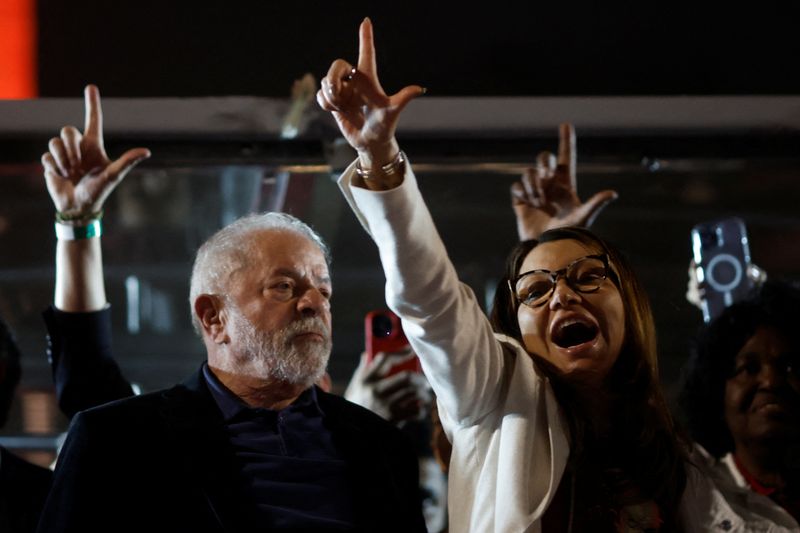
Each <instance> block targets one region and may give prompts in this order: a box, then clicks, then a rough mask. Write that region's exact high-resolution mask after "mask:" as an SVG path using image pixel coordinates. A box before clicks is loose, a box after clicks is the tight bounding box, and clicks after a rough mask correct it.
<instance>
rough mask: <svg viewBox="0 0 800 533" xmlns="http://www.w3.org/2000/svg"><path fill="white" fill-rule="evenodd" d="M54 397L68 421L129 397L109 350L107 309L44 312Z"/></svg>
mask: <svg viewBox="0 0 800 533" xmlns="http://www.w3.org/2000/svg"><path fill="white" fill-rule="evenodd" d="M44 321H45V324H46V325H47V332H48V336H47V344H48V350H47V354H48V359H49V360H50V366H51V368H52V371H53V382H54V383H55V387H56V397H57V398H58V405H59V407H60V408H61V410H62V411H63V412H64V414H65V415H67V416H68V417H69V418H72V417H73V416H74V415H75V413H77V412H78V411H83V410H85V409H89V408H90V407H95V406H97V405H101V404H104V403H107V402H110V401H113V400H119V399H121V398H126V397H128V396H131V395H133V388H132V387H131V384H130V383H129V382H128V380H127V379H125V377H124V376H123V375H122V372H121V371H120V368H119V365H118V364H117V362H116V361H115V360H114V358H113V356H112V350H111V309H110V308H106V309H103V310H102V311H96V312H91V313H66V312H63V311H59V310H58V309H56V308H54V307H52V306H51V307H49V308H48V309H47V310H46V311H45V312H44Z"/></svg>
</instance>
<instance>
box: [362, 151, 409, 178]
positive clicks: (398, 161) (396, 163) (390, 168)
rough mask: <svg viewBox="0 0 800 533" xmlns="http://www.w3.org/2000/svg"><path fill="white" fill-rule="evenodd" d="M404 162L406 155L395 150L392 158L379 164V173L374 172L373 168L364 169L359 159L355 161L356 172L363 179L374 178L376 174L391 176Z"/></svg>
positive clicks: (396, 172) (397, 172)
mask: <svg viewBox="0 0 800 533" xmlns="http://www.w3.org/2000/svg"><path fill="white" fill-rule="evenodd" d="M405 162H406V155H405V154H404V153H403V152H402V151H400V152H397V155H396V156H395V157H394V159H392V160H391V161H390V162H388V163H386V164H385V165H381V166H380V167H379V168H380V173H378V172H376V171H375V169H365V168H363V167H362V166H361V160H358V161H356V169H355V170H356V174H357V175H358V176H359V177H360V178H363V179H365V180H368V179H372V178H375V177H376V176H378V175H382V176H391V175H393V174H399V173H400V170H401V169H402V168H403V165H404V164H405Z"/></svg>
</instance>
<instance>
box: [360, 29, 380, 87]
mask: <svg viewBox="0 0 800 533" xmlns="http://www.w3.org/2000/svg"><path fill="white" fill-rule="evenodd" d="M358 70H360V71H361V72H363V73H364V74H367V75H368V76H370V77H372V78H373V79H375V78H377V75H378V67H377V64H376V63H375V43H374V41H373V38H372V21H371V20H370V19H369V17H367V18H365V19H364V20H363V22H361V26H360V27H359V28H358Z"/></svg>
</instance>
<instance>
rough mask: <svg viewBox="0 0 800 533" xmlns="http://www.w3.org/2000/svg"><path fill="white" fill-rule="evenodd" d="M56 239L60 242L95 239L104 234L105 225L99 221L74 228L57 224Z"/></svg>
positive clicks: (69, 225)
mask: <svg viewBox="0 0 800 533" xmlns="http://www.w3.org/2000/svg"><path fill="white" fill-rule="evenodd" d="M55 226H56V237H57V238H58V240H60V241H76V240H79V239H93V238H94V237H99V236H101V235H102V234H103V224H102V222H100V220H99V219H96V220H91V221H88V222H87V223H86V225H85V226H73V225H71V224H64V223H62V222H56V224H55Z"/></svg>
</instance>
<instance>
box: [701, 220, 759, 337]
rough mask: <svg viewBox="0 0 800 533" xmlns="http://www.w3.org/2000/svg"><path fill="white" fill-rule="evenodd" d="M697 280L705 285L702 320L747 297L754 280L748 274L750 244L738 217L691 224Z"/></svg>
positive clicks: (716, 315) (717, 314) (709, 319)
mask: <svg viewBox="0 0 800 533" xmlns="http://www.w3.org/2000/svg"><path fill="white" fill-rule="evenodd" d="M691 235H692V254H693V256H694V262H695V265H696V268H697V272H696V274H697V281H698V283H699V284H700V287H701V288H703V289H704V291H703V292H704V295H703V297H702V299H701V302H702V307H703V320H704V321H705V322H711V321H712V320H714V319H715V318H717V317H718V316H719V315H720V314H721V313H722V311H724V310H725V308H726V307H728V306H730V305H731V304H733V303H735V302H737V301H739V300H741V299H742V298H744V297H746V296H747V295H748V294H749V293H750V292H751V290H752V289H753V286H754V285H755V283H754V282H753V280H752V279H750V277H749V276H748V270H749V269H750V245H749V244H748V241H747V229H746V228H745V225H744V222H743V221H742V220H741V219H740V218H735V217H734V218H726V219H724V220H718V221H715V222H706V223H702V224H697V225H696V226H695V227H693V228H692V233H691Z"/></svg>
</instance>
